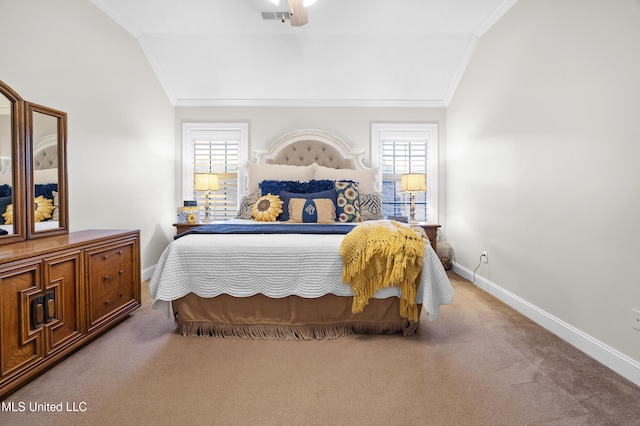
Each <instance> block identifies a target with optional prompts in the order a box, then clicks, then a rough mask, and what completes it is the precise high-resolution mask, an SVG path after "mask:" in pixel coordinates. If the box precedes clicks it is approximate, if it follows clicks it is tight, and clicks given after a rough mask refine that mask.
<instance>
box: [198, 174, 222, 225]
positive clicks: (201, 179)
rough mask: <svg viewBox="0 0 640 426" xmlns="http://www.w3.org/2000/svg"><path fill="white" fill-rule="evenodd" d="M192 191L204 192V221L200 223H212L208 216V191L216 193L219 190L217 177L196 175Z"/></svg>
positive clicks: (210, 217) (215, 175)
mask: <svg viewBox="0 0 640 426" xmlns="http://www.w3.org/2000/svg"><path fill="white" fill-rule="evenodd" d="M194 181H195V182H194V186H193V187H194V189H195V190H196V191H206V194H205V202H204V219H202V222H205V223H206V222H211V221H213V218H212V216H211V215H210V214H209V191H217V190H219V189H220V186H219V184H218V175H217V174H215V173H196V174H195V177H194Z"/></svg>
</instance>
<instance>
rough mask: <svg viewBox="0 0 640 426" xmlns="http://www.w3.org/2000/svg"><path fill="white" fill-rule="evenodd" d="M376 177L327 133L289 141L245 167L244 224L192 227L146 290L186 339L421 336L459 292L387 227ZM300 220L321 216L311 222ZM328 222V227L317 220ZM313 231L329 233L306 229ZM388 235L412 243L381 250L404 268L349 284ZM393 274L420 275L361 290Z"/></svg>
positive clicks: (413, 233) (426, 250)
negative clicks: (268, 203)
mask: <svg viewBox="0 0 640 426" xmlns="http://www.w3.org/2000/svg"><path fill="white" fill-rule="evenodd" d="M377 176H378V173H377V171H376V170H374V169H370V168H367V167H366V166H365V165H364V164H363V161H362V152H357V151H352V150H350V149H349V147H348V145H347V144H346V143H344V142H343V141H342V140H340V139H339V138H337V137H335V136H334V135H332V134H330V133H327V132H323V131H318V130H299V131H295V132H291V133H288V134H286V135H283V136H282V137H280V138H278V139H277V140H275V141H274V142H273V143H272V145H271V146H270V147H269V149H267V150H265V151H258V152H256V159H255V161H250V162H248V163H247V165H246V175H245V180H244V185H243V186H244V194H243V196H242V198H241V202H240V206H239V210H238V216H237V217H236V219H233V220H231V221H229V222H227V223H224V224H215V225H211V226H202V227H197V228H193V229H192V230H190V231H188V232H185V233H183V234H180V235H178V236H176V239H175V240H174V241H173V242H171V243H170V244H169V245H168V247H167V248H166V249H165V250H164V252H163V253H162V255H161V257H160V259H159V261H158V263H157V265H156V268H155V270H154V273H153V276H152V278H151V280H150V283H149V287H150V292H151V296H152V297H153V299H154V302H153V307H154V309H159V310H161V311H163V312H164V314H165V316H167V317H168V318H173V319H174V321H175V323H176V327H177V332H178V333H180V334H183V335H185V336H215V337H239V338H252V339H303V340H309V339H327V338H336V337H340V336H344V335H347V334H352V333H402V334H404V335H406V336H408V335H412V334H414V333H415V332H416V331H417V330H418V329H419V325H420V317H421V315H422V313H423V311H424V312H426V314H427V316H428V318H429V319H430V320H433V319H435V318H436V317H437V315H438V312H439V307H440V306H441V305H445V304H448V303H450V302H451V300H452V298H453V294H454V292H453V289H452V287H451V284H450V283H449V280H448V278H447V275H446V272H445V271H444V268H443V267H442V263H441V262H440V259H439V258H438V256H437V255H436V253H435V252H434V250H433V249H432V248H431V245H430V244H429V243H428V241H427V240H426V235H424V232H422V233H420V231H419V230H417V229H412V228H410V227H409V226H408V225H405V224H400V223H397V222H392V221H387V220H384V219H383V218H382V213H381V194H380V193H379V183H378V182H377ZM327 185H330V187H329V189H326V188H327ZM342 185H347V187H346V189H345V188H344V187H342ZM354 190H355V194H356V197H355V200H356V201H355V202H352V201H353V199H351V198H350V199H349V200H347V201H346V205H345V204H343V203H341V200H343V199H344V195H345V194H347V192H345V191H352V192H351V193H349V194H348V195H350V196H352V195H353V194H354V192H353V191H354ZM318 194H322V195H318ZM327 194H329V195H327ZM331 194H337V198H336V199H334V200H332V201H333V205H332V204H331V203H328V202H326V199H327V197H329V198H330V196H331ZM274 195H277V196H278V197H277V199H276V201H278V202H282V203H283V205H282V206H281V207H282V210H283V213H280V214H279V215H278V218H277V220H276V221H274V222H262V221H261V222H258V221H256V220H255V217H257V216H256V206H257V205H259V204H260V203H259V201H260V200H263V199H265V197H268V196H274ZM341 197H342V198H341ZM343 201H344V200H343ZM323 203H326V204H323ZM310 204H311V205H312V206H313V207H314V208H313V209H311V210H309V205H310ZM272 206H274V207H278V206H280V205H279V204H278V203H276V204H272ZM331 207H333V209H334V211H333V212H332V214H333V216H332V215H331V211H330V210H331ZM353 207H355V209H354V208H353ZM285 210H286V212H285ZM304 211H307V212H309V211H313V213H314V214H315V216H313V217H312V219H311V220H307V219H308V214H307V213H304ZM327 212H328V213H327ZM287 213H288V214H287ZM325 213H327V216H326V217H327V218H328V219H326V220H321V218H323V217H324V215H325ZM258 215H259V212H258ZM301 215H302V217H303V218H304V217H307V219H302V220H301ZM305 215H307V216H305ZM282 219H284V220H282ZM314 219H315V220H314ZM308 221H311V222H324V223H319V224H316V223H300V222H308ZM292 222H295V223H292ZM398 232H401V233H402V234H403V235H402V236H398ZM383 234H384V235H385V238H388V241H396V242H397V241H404V242H405V243H402V244H408V242H410V243H411V244H412V245H411V246H408V245H406V246H402V247H397V245H398V244H396V243H394V244H387V243H386V241H387V240H384V241H385V245H384V249H385V250H387V247H391V246H392V245H395V246H396V248H395V249H394V250H395V251H394V256H395V257H394V259H395V262H396V264H397V265H400V264H402V265H403V266H402V268H400V267H390V266H389V264H388V263H387V264H386V266H384V267H380V266H379V265H378V270H377V271H378V273H374V272H372V270H371V268H370V269H369V270H368V273H369V275H368V276H367V277H368V278H366V279H365V278H363V276H362V274H360V275H358V274H354V275H353V276H352V277H350V278H345V277H346V276H347V273H348V271H350V268H348V267H347V258H349V259H351V263H350V264H351V265H355V264H356V263H358V264H359V261H358V262H355V261H353V259H356V258H358V256H361V255H362V254H363V253H365V252H367V251H366V250H364V248H362V247H360V243H359V241H360V240H365V239H366V240H368V241H370V240H372V238H370V237H368V236H376V238H375V239H373V240H375V241H376V243H378V244H381V243H380V241H382V240H381V239H379V238H377V236H379V235H383ZM372 244H373V243H372ZM349 250H350V251H349ZM368 252H371V250H369V251H368ZM347 254H348V255H347ZM358 259H359V258H358ZM398 259H402V260H400V261H398ZM382 262H384V260H382ZM398 262H399V263H398ZM402 262H404V263H402ZM358 268H359V267H358ZM361 269H362V270H358V272H363V271H364V268H361ZM392 269H393V270H394V271H399V270H402V271H411V273H412V274H413V275H411V276H409V275H410V274H402V275H403V276H402V277H399V278H398V276H396V278H398V279H399V280H400V281H397V280H396V278H394V279H393V280H392V279H391V278H385V279H387V280H388V281H389V282H391V281H393V282H396V283H397V285H388V283H386V284H384V285H381V286H378V287H376V288H373V289H371V288H369V289H367V290H366V291H364V290H363V289H364V288H365V287H368V286H369V283H370V282H373V281H382V282H383V283H384V279H383V278H382V274H387V275H386V277H391V275H390V271H391V270H392ZM381 270H384V271H385V272H383V273H380V271H381ZM386 271H389V272H386ZM396 275H397V274H396ZM394 280H396V281H394ZM345 281H349V284H346V283H345ZM356 282H357V283H359V284H358V285H359V287H356V285H355V283H356ZM363 292H364V293H366V296H364V299H363V294H364V293H363ZM356 305H357V306H356Z"/></svg>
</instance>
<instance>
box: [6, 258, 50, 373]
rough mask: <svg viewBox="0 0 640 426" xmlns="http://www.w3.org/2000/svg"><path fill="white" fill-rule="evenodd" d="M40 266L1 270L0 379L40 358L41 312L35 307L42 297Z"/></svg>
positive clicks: (41, 344)
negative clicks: (0, 376)
mask: <svg viewBox="0 0 640 426" xmlns="http://www.w3.org/2000/svg"><path fill="white" fill-rule="evenodd" d="M41 265H42V264H41V262H40V261H38V262H37V263H32V264H24V265H8V266H7V267H6V268H3V269H1V270H0V296H1V297H0V300H1V302H2V305H1V306H0V314H1V315H0V321H1V323H0V346H1V351H2V352H1V353H0V359H1V363H0V364H1V365H0V368H1V369H2V371H1V372H0V373H1V375H2V377H3V378H6V377H8V376H10V375H12V374H17V373H19V372H20V371H22V370H25V369H27V368H29V367H31V366H32V365H34V364H36V363H37V362H39V361H40V360H41V359H42V358H43V343H42V341H43V331H42V330H43V326H42V321H41V319H42V315H41V314H42V313H43V312H42V311H41V305H40V304H38V301H39V300H40V299H38V298H39V297H40V296H41V294H42V288H41V286H40V282H41V280H40V274H41ZM39 306H40V307H39ZM32 314H33V315H32Z"/></svg>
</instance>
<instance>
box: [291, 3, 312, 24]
mask: <svg viewBox="0 0 640 426" xmlns="http://www.w3.org/2000/svg"><path fill="white" fill-rule="evenodd" d="M289 13H290V17H289V19H290V20H291V26H293V27H301V26H303V25H304V24H306V23H308V22H309V17H308V16H307V8H306V7H304V6H303V5H302V0H289Z"/></svg>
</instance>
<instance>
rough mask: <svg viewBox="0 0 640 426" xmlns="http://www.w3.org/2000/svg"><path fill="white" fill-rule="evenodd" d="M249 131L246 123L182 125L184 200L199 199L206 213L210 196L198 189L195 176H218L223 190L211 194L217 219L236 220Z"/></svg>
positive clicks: (211, 209) (210, 200) (213, 213)
mask: <svg viewBox="0 0 640 426" xmlns="http://www.w3.org/2000/svg"><path fill="white" fill-rule="evenodd" d="M248 132H249V125H248V124H246V123H184V124H183V126H182V159H183V160H182V198H183V200H197V201H198V206H200V208H201V211H204V205H205V201H206V195H207V194H206V191H196V190H195V189H194V174H195V173H215V174H217V175H218V185H219V189H218V190H217V191H209V211H210V214H211V215H212V216H213V217H212V218H213V220H217V221H220V220H228V219H232V218H233V217H235V215H236V213H237V211H238V202H239V197H240V191H241V185H240V182H243V181H244V180H243V172H242V169H243V165H244V163H245V162H246V158H247V151H248V145H249V143H248ZM203 216H204V214H201V217H203Z"/></svg>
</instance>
